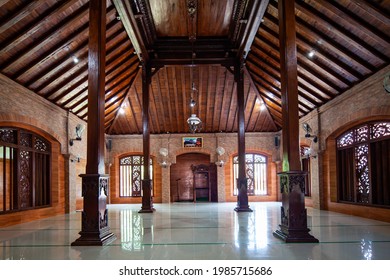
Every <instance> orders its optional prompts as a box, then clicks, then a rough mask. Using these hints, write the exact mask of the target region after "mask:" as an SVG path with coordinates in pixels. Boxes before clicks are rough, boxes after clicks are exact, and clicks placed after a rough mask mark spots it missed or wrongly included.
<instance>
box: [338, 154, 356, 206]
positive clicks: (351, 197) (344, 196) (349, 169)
mask: <svg viewBox="0 0 390 280" xmlns="http://www.w3.org/2000/svg"><path fill="white" fill-rule="evenodd" d="M337 170H338V176H337V178H338V193H339V200H341V201H350V202H355V200H356V199H355V163H354V148H353V147H351V148H348V149H343V150H338V151H337Z"/></svg>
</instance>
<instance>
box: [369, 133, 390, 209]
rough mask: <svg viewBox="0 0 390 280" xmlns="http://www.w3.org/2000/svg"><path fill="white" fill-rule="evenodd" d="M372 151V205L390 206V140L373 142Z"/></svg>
mask: <svg viewBox="0 0 390 280" xmlns="http://www.w3.org/2000/svg"><path fill="white" fill-rule="evenodd" d="M370 149H371V162H370V163H371V182H372V188H371V190H372V203H373V204H377V205H390V175H389V174H390V139H386V140H382V141H378V142H373V143H371V144H370Z"/></svg>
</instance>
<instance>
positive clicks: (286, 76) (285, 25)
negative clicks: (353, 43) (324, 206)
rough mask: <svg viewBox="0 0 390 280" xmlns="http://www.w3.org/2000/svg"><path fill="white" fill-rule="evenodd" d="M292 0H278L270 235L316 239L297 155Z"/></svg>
mask: <svg viewBox="0 0 390 280" xmlns="http://www.w3.org/2000/svg"><path fill="white" fill-rule="evenodd" d="M294 3H295V1H291V0H279V2H278V4H279V37H280V62H281V63H280V64H281V89H282V116H283V134H282V135H283V162H282V165H283V169H282V170H283V172H281V173H279V176H280V191H281V193H282V207H281V224H280V225H279V226H280V229H278V230H276V231H275V232H274V236H275V237H278V238H280V239H282V240H284V241H285V242H318V240H317V239H316V238H314V237H313V236H312V235H310V234H309V231H310V230H309V229H308V228H307V214H306V209H305V176H304V175H305V173H304V172H302V171H301V164H300V157H299V112H298V70H297V54H296V34H295V32H296V31H295V7H294Z"/></svg>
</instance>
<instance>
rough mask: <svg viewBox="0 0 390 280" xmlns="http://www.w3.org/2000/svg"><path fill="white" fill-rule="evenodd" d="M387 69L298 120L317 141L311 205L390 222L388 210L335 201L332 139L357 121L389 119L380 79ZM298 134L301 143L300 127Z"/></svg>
mask: <svg viewBox="0 0 390 280" xmlns="http://www.w3.org/2000/svg"><path fill="white" fill-rule="evenodd" d="M389 71H390V66H388V67H386V68H384V69H382V70H381V71H379V72H378V73H376V74H375V75H373V76H371V77H369V78H368V79H366V80H365V81H364V82H362V83H360V84H357V85H356V86H354V87H353V88H351V89H350V90H348V91H347V92H346V93H344V94H343V95H342V96H340V97H337V98H335V99H334V100H332V101H330V102H329V103H327V104H326V105H324V106H322V107H320V108H319V109H318V110H316V111H313V112H311V113H310V114H308V115H307V116H305V117H304V118H302V119H301V124H302V123H304V122H307V123H309V125H310V126H311V127H312V128H313V132H314V134H317V135H318V136H319V141H318V143H316V144H314V143H310V144H311V147H312V148H313V154H314V155H315V156H316V158H313V159H312V163H313V164H312V198H311V203H312V204H313V207H316V208H322V209H327V210H331V211H338V212H343V213H348V214H355V215H359V216H363V217H367V218H374V219H380V220H385V221H388V222H390V210H389V209H381V208H374V207H361V206H355V205H347V204H343V203H337V202H335V201H336V199H337V194H336V191H337V186H336V179H337V174H336V146H335V139H336V138H337V137H338V136H339V135H341V134H342V133H343V132H345V131H347V130H349V129H350V128H352V127H354V126H356V125H358V124H360V123H364V122H367V121H371V120H384V119H386V120H390V94H388V93H386V92H385V90H384V88H383V79H384V77H385V74H386V73H389ZM300 134H301V142H305V141H308V140H307V139H305V138H304V131H303V129H301V130H300Z"/></svg>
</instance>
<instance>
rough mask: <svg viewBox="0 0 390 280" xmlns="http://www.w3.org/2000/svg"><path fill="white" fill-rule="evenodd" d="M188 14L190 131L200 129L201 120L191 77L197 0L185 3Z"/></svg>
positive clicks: (188, 122) (193, 131) (194, 55)
mask: <svg viewBox="0 0 390 280" xmlns="http://www.w3.org/2000/svg"><path fill="white" fill-rule="evenodd" d="M187 9H188V15H189V18H190V21H191V24H190V26H191V28H190V30H191V31H190V32H189V36H188V38H189V41H190V43H191V48H192V55H191V59H192V60H191V66H190V79H191V96H190V108H191V116H190V117H189V118H188V119H187V124H188V127H189V130H190V132H191V133H195V132H199V131H201V129H202V121H201V120H200V118H198V117H197V116H196V114H194V107H195V106H196V101H195V97H194V95H195V94H196V92H197V91H198V90H197V89H196V87H195V83H194V77H193V68H194V58H195V57H196V53H195V51H194V43H195V41H196V22H195V21H196V12H197V1H196V0H189V1H188V3H187Z"/></svg>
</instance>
